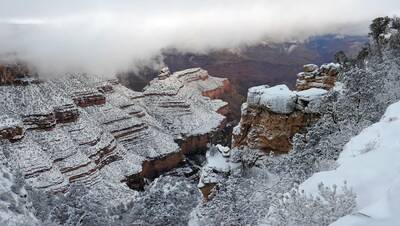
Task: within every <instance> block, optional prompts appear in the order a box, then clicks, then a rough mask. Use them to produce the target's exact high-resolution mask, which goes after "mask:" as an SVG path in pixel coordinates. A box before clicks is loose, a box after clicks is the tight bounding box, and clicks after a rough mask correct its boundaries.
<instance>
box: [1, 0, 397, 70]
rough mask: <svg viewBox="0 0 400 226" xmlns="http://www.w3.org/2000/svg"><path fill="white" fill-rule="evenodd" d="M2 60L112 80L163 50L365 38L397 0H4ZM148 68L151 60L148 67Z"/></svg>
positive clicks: (2, 4) (394, 7)
mask: <svg viewBox="0 0 400 226" xmlns="http://www.w3.org/2000/svg"><path fill="white" fill-rule="evenodd" d="M0 2H1V7H0V55H4V54H6V53H10V52H17V53H18V55H19V56H20V57H21V58H23V59H25V60H28V61H30V62H31V63H33V64H35V65H36V66H38V67H39V69H41V70H43V71H46V72H47V73H61V72H65V71H77V70H79V71H88V72H95V73H105V74H111V73H114V72H116V71H118V70H125V69H127V68H128V67H130V66H132V65H133V64H134V62H137V61H144V62H147V61H149V60H150V59H151V57H153V56H155V55H157V54H158V53H159V52H160V49H162V48H165V47H176V48H178V49H180V50H182V51H207V50H209V49H210V48H230V47H235V46H237V45H240V44H244V43H245V44H252V43H256V42H258V41H260V40H266V39H268V40H273V41H285V40H302V39H304V38H307V37H309V36H314V35H321V34H328V33H340V34H366V33H367V31H368V25H369V23H370V20H371V19H372V18H374V17H376V16H382V15H388V16H392V15H394V14H397V15H399V14H400V0H297V1H295V0H264V1H261V0H242V1H239V0H193V1H192V0H143V1H136V0H119V1H118V0H112V1H111V0H107V1H106V0H0ZM149 62H150V61H149Z"/></svg>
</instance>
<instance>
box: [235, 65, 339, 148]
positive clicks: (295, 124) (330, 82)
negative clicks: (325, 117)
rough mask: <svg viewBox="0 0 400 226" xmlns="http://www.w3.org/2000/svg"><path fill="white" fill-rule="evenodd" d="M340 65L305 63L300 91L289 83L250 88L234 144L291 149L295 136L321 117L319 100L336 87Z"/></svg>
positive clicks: (299, 76)
mask: <svg viewBox="0 0 400 226" xmlns="http://www.w3.org/2000/svg"><path fill="white" fill-rule="evenodd" d="M339 69H340V66H339V65H338V64H324V65H322V66H321V67H318V66H317V65H313V64H309V65H304V72H301V73H299V74H298V76H297V77H298V78H297V81H296V87H297V91H291V90H290V89H289V88H288V87H287V86H286V85H277V86H274V87H269V86H267V85H264V86H257V87H252V88H250V89H249V91H248V94H247V101H246V103H244V104H243V105H242V116H241V120H240V123H239V125H238V126H236V127H235V128H234V132H233V146H234V147H248V148H251V149H260V150H263V151H265V152H271V151H272V152H274V153H277V154H281V153H287V152H288V151H289V150H290V149H291V148H292V138H293V136H294V135H295V134H296V133H299V132H304V130H305V129H306V128H307V127H308V126H310V125H311V124H312V123H313V122H315V121H316V120H317V119H318V118H319V112H318V110H319V109H318V108H319V104H320V103H321V101H322V100H323V97H324V95H325V94H326V93H327V92H328V90H330V89H332V88H333V87H334V85H335V81H336V79H337V76H338V73H339Z"/></svg>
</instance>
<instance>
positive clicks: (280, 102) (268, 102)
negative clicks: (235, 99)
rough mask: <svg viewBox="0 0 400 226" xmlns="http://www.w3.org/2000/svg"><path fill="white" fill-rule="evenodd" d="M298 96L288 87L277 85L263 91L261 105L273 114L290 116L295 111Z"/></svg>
mask: <svg viewBox="0 0 400 226" xmlns="http://www.w3.org/2000/svg"><path fill="white" fill-rule="evenodd" d="M296 100H297V95H296V94H295V93H294V92H293V91H291V90H290V89H289V88H288V87H287V86H286V85H277V86H274V87H271V88H267V89H265V90H264V91H263V94H262V95H261V98H260V105H262V106H264V107H266V108H268V109H269V110H271V111H272V112H275V113H282V114H289V113H292V112H293V111H294V107H295V105H296Z"/></svg>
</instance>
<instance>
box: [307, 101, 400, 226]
mask: <svg viewBox="0 0 400 226" xmlns="http://www.w3.org/2000/svg"><path fill="white" fill-rule="evenodd" d="M399 134H400V102H397V103H395V104H392V105H391V106H389V107H388V108H387V110H386V113H385V114H384V116H383V117H382V118H381V120H380V121H379V122H378V123H375V124H373V125H371V126H370V127H368V128H366V129H364V130H363V131H362V132H361V133H360V134H359V135H357V136H355V137H353V138H352V139H351V140H350V141H349V142H348V143H347V144H346V145H345V147H344V150H343V152H342V153H341V154H340V156H339V159H338V161H337V162H338V164H339V167H338V168H337V169H336V170H332V171H325V172H320V173H316V174H314V175H313V176H312V177H311V178H309V179H308V180H307V181H305V182H304V183H303V184H301V186H300V188H301V189H304V190H305V191H306V192H308V193H313V194H317V185H318V183H320V182H323V183H324V184H325V185H328V186H331V185H333V184H337V185H339V186H340V185H342V184H343V182H344V181H347V183H348V187H350V188H352V189H353V191H354V192H355V193H356V194H357V211H358V213H357V214H353V215H350V216H346V217H344V218H341V219H339V220H338V221H337V222H335V223H333V224H332V225H396V224H399V222H400V217H398V216H400V204H399V203H400V174H399V172H400V139H399Z"/></svg>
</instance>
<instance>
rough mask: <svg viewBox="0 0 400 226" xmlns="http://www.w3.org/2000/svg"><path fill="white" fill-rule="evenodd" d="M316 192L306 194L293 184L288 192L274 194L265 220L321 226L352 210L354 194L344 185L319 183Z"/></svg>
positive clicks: (283, 224)
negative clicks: (339, 187)
mask: <svg viewBox="0 0 400 226" xmlns="http://www.w3.org/2000/svg"><path fill="white" fill-rule="evenodd" d="M318 191H319V193H318V195H317V196H312V195H307V194H306V193H305V192H304V191H303V190H299V188H298V187H297V186H296V187H295V188H294V189H292V190H291V191H290V192H289V193H288V194H285V195H283V196H282V197H278V198H276V199H275V200H274V201H273V203H272V204H271V207H270V212H269V213H268V216H267V220H266V224H268V225H271V226H286V225H298V226H324V225H329V224H330V223H332V222H334V221H336V220H337V219H339V218H340V217H343V216H345V215H348V214H350V213H352V212H353V211H354V209H355V207H356V195H355V194H354V193H353V192H352V191H351V190H350V189H348V188H347V186H346V183H345V184H344V186H343V187H342V189H341V191H340V192H339V191H337V186H336V185H334V186H332V187H327V186H324V185H323V184H322V183H321V184H319V186H318Z"/></svg>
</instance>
